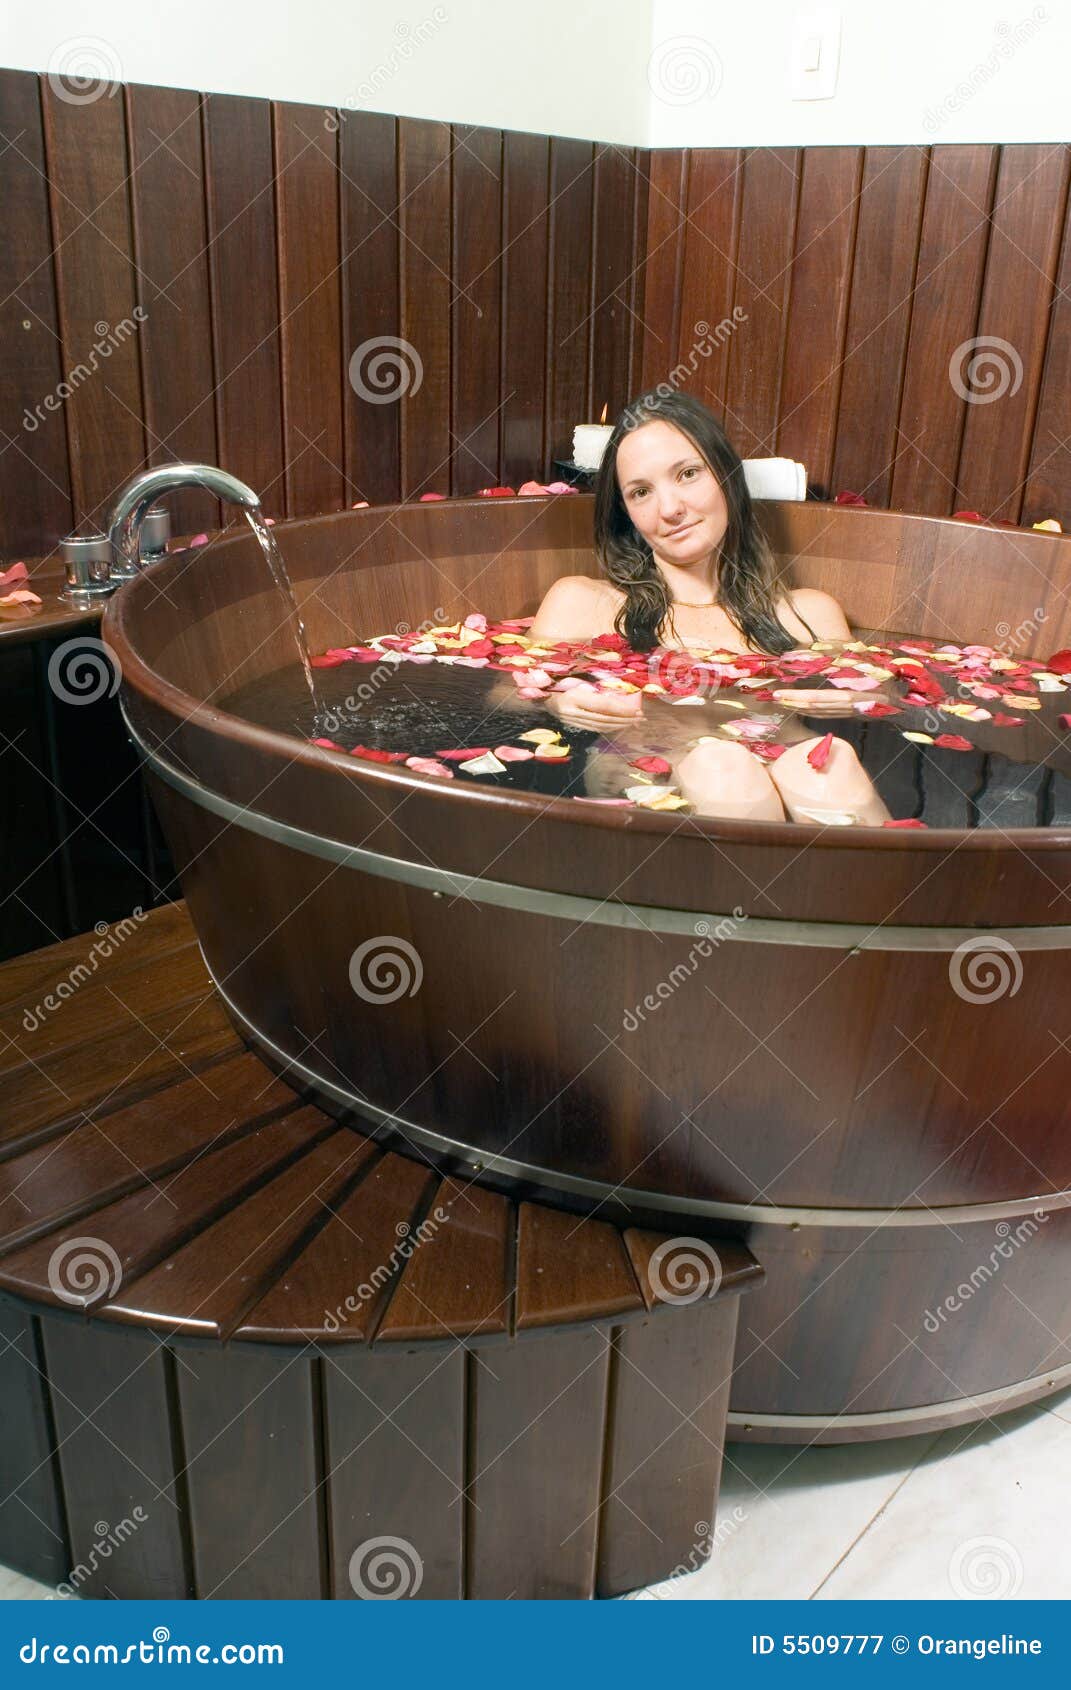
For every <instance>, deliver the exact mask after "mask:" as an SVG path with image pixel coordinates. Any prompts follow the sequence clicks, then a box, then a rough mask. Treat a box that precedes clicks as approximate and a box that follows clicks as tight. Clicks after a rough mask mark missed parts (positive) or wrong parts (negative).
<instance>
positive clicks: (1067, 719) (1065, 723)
mask: <svg viewBox="0 0 1071 1690" xmlns="http://www.w3.org/2000/svg"><path fill="white" fill-rule="evenodd" d="M1056 720H1057V721H1058V722H1059V724H1060V726H1061V727H1062V728H1071V716H1057V718H1056Z"/></svg>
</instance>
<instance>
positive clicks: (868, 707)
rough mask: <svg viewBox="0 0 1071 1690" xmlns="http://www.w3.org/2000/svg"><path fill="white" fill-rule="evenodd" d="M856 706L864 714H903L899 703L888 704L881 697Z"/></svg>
mask: <svg viewBox="0 0 1071 1690" xmlns="http://www.w3.org/2000/svg"><path fill="white" fill-rule="evenodd" d="M855 708H856V709H857V710H858V711H859V713H860V715H862V716H899V715H900V714H901V712H900V707H899V705H897V704H886V703H885V702H884V700H882V699H880V698H876V699H875V700H874V702H873V704H867V703H864V704H857V705H856V706H855Z"/></svg>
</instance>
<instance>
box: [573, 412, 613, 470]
mask: <svg viewBox="0 0 1071 1690" xmlns="http://www.w3.org/2000/svg"><path fill="white" fill-rule="evenodd" d="M613 432H614V430H613V425H612V423H579V424H578V425H577V427H576V428H574V430H573V462H574V464H575V465H576V467H577V469H598V467H599V465H600V464H601V463H602V455H603V453H604V452H605V450H606V443H607V441H608V440H609V438H610V436H611V434H612V433H613Z"/></svg>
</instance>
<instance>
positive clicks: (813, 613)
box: [778, 587, 852, 644]
mask: <svg viewBox="0 0 1071 1690" xmlns="http://www.w3.org/2000/svg"><path fill="white" fill-rule="evenodd" d="M778 612H779V614H780V615H781V619H782V621H784V622H785V625H786V627H787V628H788V629H789V632H790V633H793V634H795V633H796V632H797V631H798V632H800V633H802V635H803V636H804V639H805V640H806V642H807V643H808V644H809V643H810V636H809V635H808V633H807V628H808V626H810V627H811V628H813V629H814V633H815V637H816V638H817V639H819V640H850V639H851V637H852V630H851V628H850V627H849V625H848V618H847V617H846V616H845V614H844V612H843V610H842V609H841V608H840V605H839V604H838V603H837V601H836V599H835V598H834V597H833V596H832V594H831V593H821V592H819V591H818V589H817V587H796V588H794V589H793V591H792V592H791V593H787V594H786V595H785V598H784V599H783V601H782V603H781V604H780V605H779V606H778ZM784 612H787V613H788V614H787V619H786V617H785V615H784ZM803 618H806V620H805V621H804V620H803Z"/></svg>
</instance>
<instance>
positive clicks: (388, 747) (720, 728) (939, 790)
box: [220, 535, 1071, 829]
mask: <svg viewBox="0 0 1071 1690" xmlns="http://www.w3.org/2000/svg"><path fill="white" fill-rule="evenodd" d="M268 538H269V540H270V535H269V536H268ZM295 616H296V608H295ZM298 620H299V621H300V619H298ZM886 637H887V638H889V639H891V638H892V637H893V636H886ZM904 637H907V636H904ZM315 675H316V682H315V685H313V683H312V672H311V671H310V670H309V668H308V664H307V661H306V662H305V664H304V665H303V664H301V663H295V664H293V665H289V666H287V667H286V668H285V669H280V670H277V671H275V672H274V673H272V674H271V675H269V676H266V677H265V678H264V679H262V680H261V681H259V682H256V683H254V684H253V685H252V686H247V687H245V688H243V689H242V690H241V692H239V693H235V694H232V695H231V696H230V697H229V698H227V699H225V700H221V701H220V702H221V705H222V707H223V708H224V709H226V710H229V711H231V712H233V713H234V714H237V715H240V716H243V717H245V718H247V719H248V720H250V721H254V722H257V723H259V724H261V725H263V726H265V727H269V728H273V729H276V730H278V731H282V732H285V733H290V734H294V735H296V736H298V737H299V738H303V739H312V738H317V737H324V738H327V739H330V740H332V741H333V742H334V743H335V744H336V745H337V746H339V747H341V748H342V749H343V750H345V751H351V750H352V749H353V748H354V747H355V746H362V747H366V748H369V749H372V750H375V751H379V752H395V753H399V754H402V753H404V754H405V755H408V756H417V757H422V758H431V759H435V758H439V757H441V754H442V753H443V752H446V751H453V750H457V751H461V750H466V749H467V750H471V751H472V753H473V755H475V753H476V752H477V751H479V750H482V749H487V750H490V751H495V750H496V749H497V748H498V747H500V746H503V745H506V746H516V747H518V748H523V747H526V748H527V750H528V751H529V752H531V751H532V750H533V749H534V746H533V742H531V741H525V740H524V739H523V737H522V736H523V735H525V734H526V733H528V732H530V731H531V730H532V729H539V728H542V729H545V730H549V731H550V732H551V733H554V734H558V735H560V742H559V743H560V744H562V745H564V746H566V747H567V748H568V752H569V755H568V757H566V758H563V759H561V760H559V761H556V762H544V761H542V760H540V759H539V758H537V757H535V756H530V757H528V758H526V759H525V760H523V761H512V762H507V763H506V764H505V767H504V768H503V770H502V771H501V772H500V773H491V774H488V773H479V774H471V773H469V772H467V771H465V770H464V769H463V768H462V767H461V766H460V764H459V762H458V761H456V760H455V761H450V762H449V767H450V769H451V770H452V771H453V782H452V784H454V785H456V784H459V783H464V782H466V781H473V780H476V781H479V782H480V783H481V784H484V785H488V786H491V787H496V788H498V789H500V790H501V789H513V790H519V791H525V792H534V793H540V794H542V795H544V796H546V797H573V798H602V799H605V798H615V797H619V796H620V795H621V794H622V793H623V792H624V791H625V790H626V789H628V788H629V787H635V786H636V785H637V783H638V782H642V781H644V780H647V781H650V780H652V779H653V780H654V781H655V782H659V783H661V784H672V781H673V775H672V774H668V775H663V776H654V777H652V776H650V775H644V774H641V773H638V772H637V770H636V768H635V760H636V759H637V758H638V757H643V756H655V757H661V758H664V759H665V760H666V761H668V762H670V763H672V762H673V761H674V760H675V759H676V758H678V757H679V756H680V755H682V754H683V753H684V752H685V751H686V750H688V749H689V748H690V747H691V746H693V745H694V744H695V743H696V742H697V740H698V739H699V738H700V737H701V736H703V735H708V734H709V735H714V736H716V737H723V736H725V729H726V728H727V727H728V728H729V729H730V733H732V731H733V728H734V726H735V725H737V724H739V723H740V722H741V721H744V722H746V723H748V724H750V726H749V728H748V732H749V733H754V734H759V735H761V736H762V737H765V738H768V739H769V740H771V741H773V742H775V743H779V744H782V745H791V744H794V743H795V742H796V741H798V740H801V739H808V738H810V737H812V736H813V735H815V734H824V733H826V732H830V731H831V732H832V733H834V734H835V735H836V736H837V737H838V738H841V739H845V740H847V741H848V742H849V743H850V744H851V745H852V746H853V747H854V748H855V751H856V753H857V755H858V757H859V759H860V761H861V762H862V764H863V767H864V768H865V769H866V771H867V773H868V774H869V776H870V778H871V780H872V781H873V783H874V785H875V786H876V788H877V790H878V792H879V794H880V796H881V798H882V799H883V800H884V802H885V804H886V805H887V807H888V809H889V813H890V815H891V816H893V817H894V818H897V819H904V818H912V817H914V818H918V819H921V820H923V821H924V822H925V823H926V824H927V825H928V826H929V827H957V828H976V827H983V828H986V827H990V828H1001V829H1008V828H1014V827H1048V826H1071V734H1069V733H1068V732H1067V731H1066V729H1064V728H1063V727H1061V726H1060V725H1059V722H1058V717H1059V715H1060V714H1061V713H1062V712H1065V711H1066V710H1067V709H1068V707H1069V701H1071V693H1067V692H1062V693H1049V694H1046V693H1042V694H1041V695H1040V704H1041V708H1040V709H1036V710H1029V711H1027V710H1026V709H1024V711H1023V716H1022V721H1021V724H1020V725H1018V726H1014V727H1010V726H999V725H996V724H994V723H992V722H971V721H968V720H965V719H963V718H962V717H952V716H947V717H942V718H941V719H940V721H937V720H935V716H934V713H933V712H931V711H924V710H923V709H921V708H919V707H915V706H906V705H902V704H901V706H900V711H899V713H898V714H897V715H894V716H888V717H882V718H875V719H867V717H865V716H864V715H862V714H859V713H857V712H855V711H853V709H852V706H851V704H850V703H845V704H844V705H843V714H839V715H837V716H836V717H830V716H828V715H826V714H825V713H821V714H818V713H816V714H813V715H801V714H799V713H797V712H796V711H789V710H786V709H784V708H783V707H781V706H779V705H778V704H777V703H776V702H774V703H770V702H763V703H760V702H758V701H756V700H755V699H753V698H751V697H749V696H748V694H747V692H745V691H742V690H739V689H736V688H733V687H726V686H723V687H721V688H720V689H719V690H718V691H717V692H716V693H713V694H710V695H708V696H705V697H704V698H703V701H702V702H701V703H689V704H686V705H681V704H678V703H673V702H670V701H669V700H667V699H663V698H658V697H651V696H648V697H645V698H644V701H643V716H642V718H641V719H640V720H639V721H638V722H636V723H630V724H628V725H627V726H623V727H621V728H617V727H615V728H613V729H612V730H605V731H601V732H594V731H592V730H589V729H578V728H574V727H572V726H569V725H567V724H566V723H565V722H563V721H562V720H561V718H560V717H558V716H557V715H556V714H555V713H553V712H552V711H551V710H550V709H549V708H548V707H547V705H546V703H545V702H543V701H542V700H531V701H530V700H526V699H523V698H520V697H518V696H517V695H516V687H515V685H514V683H513V680H512V678H511V676H510V675H509V674H505V673H502V672H501V671H495V670H489V669H478V668H467V667H462V666H460V665H456V664H447V663H442V662H439V661H426V662H424V663H417V662H414V661H411V660H403V661H401V662H390V661H384V662H383V663H375V664H370V663H359V662H353V663H344V664H341V665H340V666H338V667H336V668H321V669H317V670H316V671H315ZM809 684H815V683H813V682H812V683H809ZM890 696H894V695H892V694H890ZM310 697H311V699H312V705H311V707H310ZM839 697H840V698H841V699H843V698H844V695H843V694H840V695H839ZM905 731H908V732H912V731H914V732H919V733H926V732H929V733H930V734H931V735H933V736H936V734H937V733H950V734H954V735H956V736H959V737H961V738H962V739H966V740H968V741H969V742H970V749H969V750H946V749H943V748H942V747H940V746H937V745H932V744H925V743H918V742H914V741H911V740H907V739H905V738H904V732H905ZM745 743H747V741H745ZM397 766H398V767H399V768H403V769H404V763H402V762H399V763H398V765H397ZM443 784H444V785H445V784H448V783H447V782H446V781H445V780H444V781H443ZM681 813H682V814H687V812H681Z"/></svg>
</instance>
